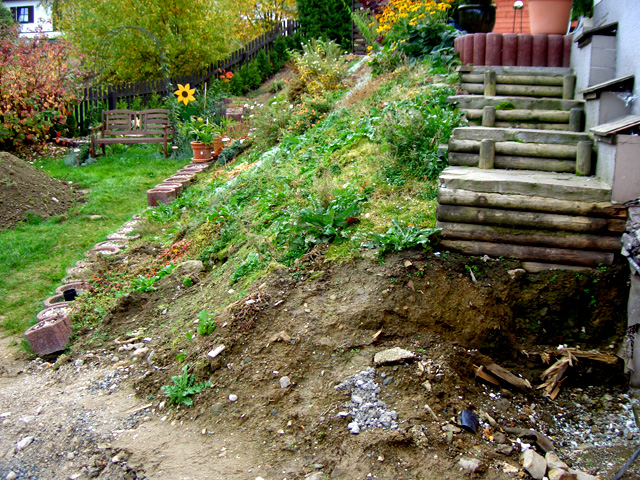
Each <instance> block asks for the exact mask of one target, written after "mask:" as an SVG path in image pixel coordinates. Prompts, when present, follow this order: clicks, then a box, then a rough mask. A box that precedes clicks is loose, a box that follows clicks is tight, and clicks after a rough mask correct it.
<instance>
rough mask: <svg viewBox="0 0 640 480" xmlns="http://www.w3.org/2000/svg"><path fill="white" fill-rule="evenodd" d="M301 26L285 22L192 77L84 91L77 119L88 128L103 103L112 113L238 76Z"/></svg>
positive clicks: (106, 86)
mask: <svg viewBox="0 0 640 480" xmlns="http://www.w3.org/2000/svg"><path fill="white" fill-rule="evenodd" d="M299 28H300V23H299V22H298V21H295V20H284V21H282V22H280V23H279V24H278V25H276V26H275V27H274V28H273V29H272V30H270V31H268V32H266V33H264V34H263V35H260V36H259V37H257V38H255V39H254V40H252V41H251V42H249V43H248V44H247V45H245V46H244V47H242V48H240V49H239V50H236V51H235V52H233V53H232V54H231V55H229V57H227V58H226V59H224V60H220V61H218V62H216V63H215V64H213V65H210V66H209V67H208V68H206V69H205V70H202V71H200V72H196V73H193V74H190V75H184V76H181V77H174V78H169V79H155V80H147V81H140V82H129V83H119V84H115V85H104V86H98V87H89V88H85V89H83V96H82V100H81V101H80V102H79V103H78V104H77V105H76V106H75V108H74V116H75V119H76V121H77V123H78V125H86V124H87V123H88V119H89V117H90V115H91V111H92V110H93V109H95V108H97V107H98V106H99V104H100V103H101V102H102V103H103V104H105V106H106V107H108V108H109V110H113V109H115V108H116V102H117V101H118V100H129V101H130V100H132V99H133V98H134V97H138V96H143V97H144V96H149V95H152V94H158V95H160V96H166V95H167V94H169V93H171V92H172V91H173V88H174V85H176V84H178V83H180V84H183V85H184V84H186V83H188V84H189V85H190V86H191V87H197V86H200V85H203V84H205V83H208V82H209V81H210V80H211V78H212V77H213V78H215V77H217V76H218V75H219V72H235V71H236V70H238V69H239V68H241V67H242V66H243V65H248V64H249V62H251V60H253V59H254V58H255V57H256V55H257V54H258V52H260V51H261V50H265V51H267V52H268V51H269V50H271V49H272V48H273V43H274V42H275V40H276V39H277V38H278V37H280V36H291V35H293V34H294V33H296V32H297V31H298V29H299Z"/></svg>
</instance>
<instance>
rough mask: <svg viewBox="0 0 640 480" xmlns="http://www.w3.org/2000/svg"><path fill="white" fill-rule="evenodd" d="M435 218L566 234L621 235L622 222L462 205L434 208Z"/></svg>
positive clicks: (623, 224)
mask: <svg viewBox="0 0 640 480" xmlns="http://www.w3.org/2000/svg"><path fill="white" fill-rule="evenodd" d="M436 218H437V219H438V221H441V222H456V223H473V224H482V225H497V226H502V227H522V228H538V229H548V230H557V231H567V232H583V233H602V234H605V235H610V234H615V233H620V234H621V233H622V232H624V229H625V226H626V222H625V221H624V220H619V219H608V218H594V217H581V216H572V215H562V214H551V213H542V212H525V211H516V210H502V209H496V208H478V207H469V206H465V205H438V207H437V209H436Z"/></svg>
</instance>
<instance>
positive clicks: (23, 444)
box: [16, 437, 33, 452]
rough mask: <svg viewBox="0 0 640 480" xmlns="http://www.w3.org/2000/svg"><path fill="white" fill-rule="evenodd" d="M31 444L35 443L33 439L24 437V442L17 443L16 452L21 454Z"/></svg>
mask: <svg viewBox="0 0 640 480" xmlns="http://www.w3.org/2000/svg"><path fill="white" fill-rule="evenodd" d="M31 442H33V437H24V438H23V439H22V440H20V441H19V442H18V443H16V451H17V452H19V451H20V450H22V449H24V448H26V447H27V446H28V445H29V444H30V443H31Z"/></svg>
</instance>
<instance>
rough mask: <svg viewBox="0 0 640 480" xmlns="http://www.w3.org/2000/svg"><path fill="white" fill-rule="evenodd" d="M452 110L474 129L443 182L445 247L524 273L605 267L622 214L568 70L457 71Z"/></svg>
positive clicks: (455, 146) (456, 148)
mask: <svg viewBox="0 0 640 480" xmlns="http://www.w3.org/2000/svg"><path fill="white" fill-rule="evenodd" d="M463 68H465V69H466V71H463V72H462V88H463V89H464V90H466V91H467V92H469V94H468V95H455V96H452V97H450V98H449V101H450V102H452V103H456V104H457V105H458V106H459V107H460V109H461V110H462V111H464V112H466V113H465V115H466V117H467V119H468V120H469V122H470V123H476V124H477V126H469V127H461V128H456V129H455V130H454V131H453V135H452V136H451V138H450V140H449V146H448V156H449V164H450V165H451V166H450V167H448V168H446V169H445V170H444V171H443V172H442V174H441V176H440V180H439V183H440V188H439V193H438V208H437V211H436V217H437V220H438V221H437V226H438V227H439V228H441V229H442V238H443V240H442V242H441V245H442V246H443V247H445V248H447V249H449V250H452V251H458V252H461V253H465V254H471V255H489V256H495V257H497V256H503V257H513V258H517V259H520V260H522V261H523V262H526V263H525V267H527V268H529V269H540V268H549V267H551V266H556V267H567V266H596V265H599V264H604V265H610V264H612V263H613V261H614V256H615V254H616V252H619V251H620V236H621V235H622V232H624V228H625V218H626V208H625V207H624V206H623V205H614V204H612V203H611V187H610V185H608V184H606V183H604V182H602V181H601V180H599V179H597V178H596V177H594V176H591V173H592V172H593V171H594V164H593V140H592V138H591V137H590V136H589V135H588V134H586V133H582V129H583V123H584V121H583V117H584V113H583V112H584V110H583V102H582V101H576V100H573V95H574V88H575V77H574V76H573V75H572V72H571V70H570V69H565V68H535V67H472V68H471V69H470V68H469V67H463Z"/></svg>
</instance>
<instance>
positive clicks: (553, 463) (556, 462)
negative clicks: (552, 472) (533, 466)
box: [544, 452, 569, 471]
mask: <svg viewBox="0 0 640 480" xmlns="http://www.w3.org/2000/svg"><path fill="white" fill-rule="evenodd" d="M544 459H545V460H546V461H547V468H549V469H552V468H556V469H558V470H566V471H569V466H568V465H567V464H566V463H564V462H563V461H562V460H560V457H558V455H556V453H555V452H547V453H546V454H545V456H544Z"/></svg>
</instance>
